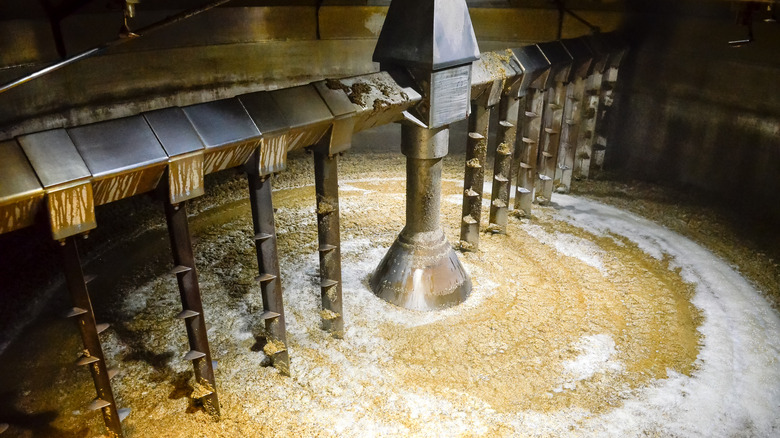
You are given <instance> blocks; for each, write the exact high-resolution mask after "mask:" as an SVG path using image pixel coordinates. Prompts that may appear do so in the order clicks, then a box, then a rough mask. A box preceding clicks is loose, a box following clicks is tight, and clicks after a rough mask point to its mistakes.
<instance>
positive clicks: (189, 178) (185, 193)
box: [168, 151, 204, 204]
mask: <svg viewBox="0 0 780 438" xmlns="http://www.w3.org/2000/svg"><path fill="white" fill-rule="evenodd" d="M203 175H204V157H203V152H202V151H198V152H194V153H192V154H186V155H183V156H177V157H174V158H172V159H171V160H170V161H169V163H168V185H169V187H170V193H169V196H170V198H171V202H172V203H174V204H178V203H179V202H182V201H186V200H188V199H192V198H194V197H197V196H200V195H202V194H203V193H204V186H203Z"/></svg>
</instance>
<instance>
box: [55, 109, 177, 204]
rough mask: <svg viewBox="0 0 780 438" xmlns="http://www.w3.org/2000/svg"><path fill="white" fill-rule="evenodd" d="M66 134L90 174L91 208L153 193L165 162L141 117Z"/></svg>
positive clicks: (150, 131)
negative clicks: (92, 193) (145, 193)
mask: <svg viewBox="0 0 780 438" xmlns="http://www.w3.org/2000/svg"><path fill="white" fill-rule="evenodd" d="M68 135H69V136H70V138H71V139H72V140H73V143H74V144H75V146H76V149H77V150H78V152H79V154H80V155H81V157H82V158H83V159H84V163H86V165H87V168H89V171H90V172H91V173H92V184H93V188H94V197H95V205H103V204H107V203H109V202H114V201H118V200H120V199H124V198H127V197H130V196H133V195H137V194H139V193H144V192H148V191H150V190H153V189H154V188H155V187H157V183H158V182H159V181H160V177H161V176H162V174H163V171H165V165H166V163H167V162H168V155H167V154H166V153H165V150H164V149H163V148H162V146H161V145H160V142H159V141H158V140H157V137H156V136H155V135H154V133H153V132H152V129H151V128H150V127H149V124H147V123H146V120H145V119H144V118H143V117H141V116H132V117H126V118H122V119H116V120H109V121H105V122H99V123H93V124H91V125H85V126H80V127H78V128H71V129H68Z"/></svg>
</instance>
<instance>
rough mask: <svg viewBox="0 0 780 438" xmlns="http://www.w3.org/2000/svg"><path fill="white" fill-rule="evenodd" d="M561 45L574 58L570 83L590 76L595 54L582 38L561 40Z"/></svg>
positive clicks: (570, 72)
mask: <svg viewBox="0 0 780 438" xmlns="http://www.w3.org/2000/svg"><path fill="white" fill-rule="evenodd" d="M561 44H563V47H565V48H566V51H567V52H569V55H570V56H571V57H572V59H573V61H572V66H571V69H570V71H569V78H568V82H571V81H573V80H574V79H576V78H584V77H586V76H588V71H589V70H590V64H591V63H592V62H593V52H591V50H590V47H588V44H587V43H586V42H585V40H584V39H582V38H573V39H568V40H561Z"/></svg>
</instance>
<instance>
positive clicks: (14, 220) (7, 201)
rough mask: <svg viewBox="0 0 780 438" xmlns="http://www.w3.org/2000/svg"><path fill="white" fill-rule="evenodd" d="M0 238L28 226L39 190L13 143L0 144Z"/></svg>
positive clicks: (37, 205)
mask: <svg viewBox="0 0 780 438" xmlns="http://www.w3.org/2000/svg"><path fill="white" fill-rule="evenodd" d="M0 157H3V159H2V160H0V234H2V233H8V232H11V231H14V230H18V229H19V228H24V227H27V226H30V225H32V224H33V223H34V222H35V215H36V214H37V212H38V209H39V208H40V206H41V204H42V201H43V194H44V191H43V187H41V183H40V182H39V181H38V177H36V176H35V171H33V168H32V166H31V165H30V163H29V161H27V157H25V155H24V152H23V151H22V148H21V147H20V146H19V143H17V142H16V140H6V141H3V142H0Z"/></svg>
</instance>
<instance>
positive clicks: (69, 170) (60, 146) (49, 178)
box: [18, 129, 97, 240]
mask: <svg viewBox="0 0 780 438" xmlns="http://www.w3.org/2000/svg"><path fill="white" fill-rule="evenodd" d="M18 141H19V144H20V145H21V147H22V149H23V150H24V153H25V154H26V155H27V158H28V159H29V160H30V164H31V165H32V167H33V169H34V170H35V173H36V174H37V175H38V179H39V180H40V181H41V183H42V184H43V188H44V190H45V192H46V208H47V210H48V213H49V225H50V227H51V233H52V237H53V238H54V239H56V240H62V239H65V238H66V237H70V236H75V235H77V234H81V233H83V232H85V231H89V230H91V229H94V228H96V227H97V222H96V221H95V201H94V199H93V192H92V173H90V171H89V169H88V168H87V165H86V164H85V163H84V160H83V159H82V158H81V155H79V152H78V150H76V145H74V144H73V141H72V140H71V138H70V136H69V135H68V133H67V132H66V131H65V130H64V129H53V130H50V131H43V132H36V133H34V134H28V135H23V136H21V137H19V138H18Z"/></svg>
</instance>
